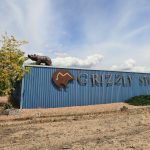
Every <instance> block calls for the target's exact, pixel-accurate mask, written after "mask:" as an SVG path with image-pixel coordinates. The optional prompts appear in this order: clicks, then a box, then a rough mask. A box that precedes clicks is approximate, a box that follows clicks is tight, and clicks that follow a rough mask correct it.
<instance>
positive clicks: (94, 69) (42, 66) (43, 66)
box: [24, 64, 150, 74]
mask: <svg viewBox="0 0 150 150" xmlns="http://www.w3.org/2000/svg"><path fill="white" fill-rule="evenodd" d="M24 67H39V68H58V69H59V68H60V69H75V70H92V71H107V72H122V73H139V74H150V72H136V71H132V72H131V71H120V70H103V69H102V70H101V69H96V68H93V69H91V68H77V67H58V66H45V65H28V64H25V65H24Z"/></svg>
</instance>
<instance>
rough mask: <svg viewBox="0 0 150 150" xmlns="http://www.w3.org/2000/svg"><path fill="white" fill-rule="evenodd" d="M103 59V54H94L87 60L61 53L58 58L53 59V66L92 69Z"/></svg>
mask: <svg viewBox="0 0 150 150" xmlns="http://www.w3.org/2000/svg"><path fill="white" fill-rule="evenodd" d="M103 58H104V57H103V55H101V54H93V55H91V56H87V57H86V58H77V57H73V56H69V55H68V54H61V53H59V54H57V56H56V58H54V59H52V63H53V66H63V67H83V68H90V67H94V66H96V65H98V64H99V63H100V62H101V61H102V60H103Z"/></svg>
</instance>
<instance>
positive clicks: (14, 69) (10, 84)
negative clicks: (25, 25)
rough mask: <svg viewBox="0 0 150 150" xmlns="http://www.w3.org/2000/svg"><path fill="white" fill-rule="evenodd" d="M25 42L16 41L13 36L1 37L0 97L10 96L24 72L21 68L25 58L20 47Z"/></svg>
mask: <svg viewBox="0 0 150 150" xmlns="http://www.w3.org/2000/svg"><path fill="white" fill-rule="evenodd" d="M26 43H27V42H26V41H18V40H16V39H15V37H14V36H8V35H7V33H6V34H5V35H2V40H0V44H1V45H0V46H1V47H0V96H4V95H10V94H11V92H12V91H13V90H14V87H15V83H16V82H17V81H19V80H21V78H22V77H23V75H24V73H25V72H26V70H24V69H23V68H22V65H23V63H24V61H25V60H26V57H24V54H25V53H24V52H23V51H22V50H21V49H20V46H22V45H23V44H26Z"/></svg>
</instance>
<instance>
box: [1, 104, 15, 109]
mask: <svg viewBox="0 0 150 150" xmlns="http://www.w3.org/2000/svg"><path fill="white" fill-rule="evenodd" d="M3 108H4V110H6V109H12V108H13V105H12V104H11V103H6V104H4V106H3Z"/></svg>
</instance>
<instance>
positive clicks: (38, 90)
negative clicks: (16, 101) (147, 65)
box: [20, 66, 150, 108]
mask: <svg viewBox="0 0 150 150" xmlns="http://www.w3.org/2000/svg"><path fill="white" fill-rule="evenodd" d="M26 67H29V66H26ZM58 69H63V68H54V67H43V66H32V68H31V70H30V73H27V74H26V75H25V77H24V79H23V82H22V94H21V104H20V107H21V108H52V107H67V106H82V105H94V104H104V103H114V102H121V101H124V100H127V99H128V98H130V97H133V96H137V95H148V94H150V74H148V73H132V72H117V71H102V70H88V69H87V70H86V69H71V68H65V69H67V70H69V71H70V73H71V74H72V75H73V76H74V78H75V80H73V81H71V82H70V83H69V84H68V87H67V88H66V89H64V88H61V89H58V88H57V87H56V86H55V85H54V83H53V82H52V76H53V74H54V72H55V71H56V70H58ZM93 75H99V76H100V77H101V79H102V82H101V83H100V84H94V82H95V81H94V82H93V80H92V76H93ZM78 76H81V79H82V80H86V83H85V84H80V82H78V81H77V77H78ZM110 76H111V78H110ZM118 76H120V77H121V79H120V80H119V77H118ZM145 79H146V80H145Z"/></svg>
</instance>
